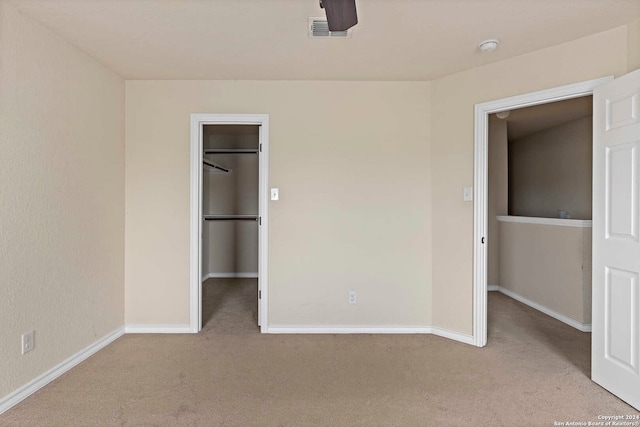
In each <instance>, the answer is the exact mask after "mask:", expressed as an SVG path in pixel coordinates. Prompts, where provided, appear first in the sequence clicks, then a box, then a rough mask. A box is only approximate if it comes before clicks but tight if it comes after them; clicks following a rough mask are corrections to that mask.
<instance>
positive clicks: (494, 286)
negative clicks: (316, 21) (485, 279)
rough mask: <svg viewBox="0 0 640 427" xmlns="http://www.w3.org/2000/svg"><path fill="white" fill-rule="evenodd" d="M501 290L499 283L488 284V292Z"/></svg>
mask: <svg viewBox="0 0 640 427" xmlns="http://www.w3.org/2000/svg"><path fill="white" fill-rule="evenodd" d="M499 290H500V286H498V285H487V292H496V291H499Z"/></svg>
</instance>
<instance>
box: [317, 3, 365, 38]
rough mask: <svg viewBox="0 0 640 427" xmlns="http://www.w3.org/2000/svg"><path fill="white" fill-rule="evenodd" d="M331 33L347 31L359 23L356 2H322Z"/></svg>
mask: <svg viewBox="0 0 640 427" xmlns="http://www.w3.org/2000/svg"><path fill="white" fill-rule="evenodd" d="M320 5H321V7H324V10H325V11H326V13H327V23H328V24H329V31H346V30H348V29H349V28H351V27H353V26H354V25H356V24H357V23H358V15H357V13H356V0H321V2H320Z"/></svg>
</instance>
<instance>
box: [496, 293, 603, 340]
mask: <svg viewBox="0 0 640 427" xmlns="http://www.w3.org/2000/svg"><path fill="white" fill-rule="evenodd" d="M497 291H498V292H500V293H501V294H505V295H506V296H508V297H511V298H513V299H514V300H516V301H520V302H521V303H523V304H525V305H528V306H529V307H531V308H533V309H536V310H538V311H540V312H542V313H544V314H546V315H547V316H551V317H553V318H554V319H556V320H559V321H561V322H562V323H566V324H567V325H569V326H571V327H574V328H576V329H577V330H579V331H581V332H591V323H580V322H578V321H577V320H575V319H572V318H571V317H569V316H566V315H564V314H562V313H559V312H557V311H555V310H552V309H550V308H548V307H545V306H544V305H542V304H539V303H537V302H535V301H531V300H530V299H528V298H525V297H523V296H522V295H520V294H517V293H515V292H513V291H511V290H509V289H505V288H503V287H501V286H498V289H497Z"/></svg>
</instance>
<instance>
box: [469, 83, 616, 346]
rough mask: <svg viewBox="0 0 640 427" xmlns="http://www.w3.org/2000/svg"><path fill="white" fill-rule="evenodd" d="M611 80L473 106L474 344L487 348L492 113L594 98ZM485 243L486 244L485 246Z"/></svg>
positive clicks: (558, 88) (572, 85)
mask: <svg viewBox="0 0 640 427" xmlns="http://www.w3.org/2000/svg"><path fill="white" fill-rule="evenodd" d="M611 80H613V76H608V77H603V78H600V79H594V80H589V81H586V82H581V83H575V84H571V85H566V86H560V87H556V88H553V89H547V90H542V91H538V92H532V93H528V94H524V95H518V96H512V97H509V98H503V99H498V100H496V101H489V102H484V103H481V104H476V105H475V111H474V114H475V125H474V157H473V166H474V185H475V194H474V196H475V197H474V205H473V337H474V344H475V345H476V346H478V347H484V346H485V345H486V344H487V245H485V244H483V243H482V241H483V239H485V238H486V236H487V217H488V215H487V191H488V172H487V171H488V156H487V149H488V145H489V142H488V136H489V126H488V122H489V118H488V115H489V114H491V113H497V112H498V111H503V110H513V109H516V108H522V107H529V106H532V105H539V104H547V103H550V102H555V101H561V100H564V99H571V98H578V97H581V96H588V95H593V90H594V89H595V88H596V87H598V86H600V85H602V84H603V83H606V82H608V81H611ZM485 243H486V242H485Z"/></svg>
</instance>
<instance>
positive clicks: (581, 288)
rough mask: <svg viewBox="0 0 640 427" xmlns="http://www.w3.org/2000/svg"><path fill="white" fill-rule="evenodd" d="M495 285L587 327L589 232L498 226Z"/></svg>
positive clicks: (554, 226) (589, 262)
mask: <svg viewBox="0 0 640 427" xmlns="http://www.w3.org/2000/svg"><path fill="white" fill-rule="evenodd" d="M500 248H501V249H502V251H501V252H500V286H501V287H503V288H505V289H507V290H509V291H511V292H514V293H515V294H517V295H520V296H522V297H525V298H527V299H528V300H530V301H533V302H535V303H538V304H540V305H542V306H543V307H546V308H549V309H551V310H553V311H555V312H557V313H560V314H563V315H565V316H567V317H570V318H572V319H573V320H576V321H577V322H579V323H582V324H591V228H590V227H589V228H586V227H585V228H580V227H567V226H557V225H542V224H523V223H514V222H500Z"/></svg>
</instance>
